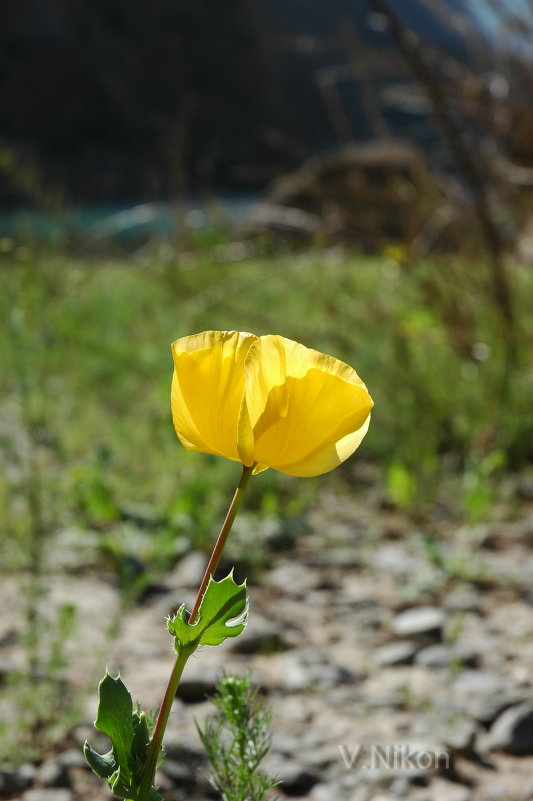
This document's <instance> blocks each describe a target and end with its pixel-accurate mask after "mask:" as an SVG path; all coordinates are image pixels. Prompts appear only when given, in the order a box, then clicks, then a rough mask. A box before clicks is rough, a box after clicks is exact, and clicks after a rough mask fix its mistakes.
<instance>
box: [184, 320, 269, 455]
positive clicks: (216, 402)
mask: <svg viewBox="0 0 533 801" xmlns="http://www.w3.org/2000/svg"><path fill="white" fill-rule="evenodd" d="M255 339H256V337H254V336H253V334H247V333H241V332H238V331H204V332H203V333H201V334H195V335H193V336H188V337H183V338H182V339H178V340H176V342H173V343H172V356H173V359H174V375H173V378H172V392H171V405H172V420H173V422H174V427H175V429H176V433H177V435H178V437H179V439H180V441H181V442H182V444H183V445H184V446H185V447H186V448H188V449H189V450H196V451H202V452H204V453H214V454H217V455H220V456H225V457H226V458H228V459H235V460H237V461H243V463H245V464H250V465H251V464H252V463H253V458H252V450H253V440H252V433H251V429H250V428H249V427H247V425H246V420H243V421H241V423H240V426H239V430H240V439H239V441H238V438H237V426H238V421H239V413H240V409H241V404H242V399H243V390H244V360H245V358H246V354H247V353H248V350H249V348H250V346H251V345H252V343H253V342H254V341H255Z"/></svg>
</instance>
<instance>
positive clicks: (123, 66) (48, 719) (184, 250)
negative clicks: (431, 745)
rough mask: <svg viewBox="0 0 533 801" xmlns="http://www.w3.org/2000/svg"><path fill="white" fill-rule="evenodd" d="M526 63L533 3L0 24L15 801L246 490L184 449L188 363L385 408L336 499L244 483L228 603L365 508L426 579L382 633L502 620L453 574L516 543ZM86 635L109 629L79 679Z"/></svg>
mask: <svg viewBox="0 0 533 801" xmlns="http://www.w3.org/2000/svg"><path fill="white" fill-rule="evenodd" d="M532 41H533V4H532V3H531V2H530V0H404V2H402V3H395V4H393V3H392V2H390V0H352V2H346V0H328V2H325V0H312V2H311V1H310V0H305V2H304V0H283V2H281V1H280V0H270V2H266V0H255V2H251V0H227V2H225V3H223V4H221V3H217V2H212V0H196V2H195V3H194V4H191V3H186V2H184V0H151V2H150V3H146V2H143V0H130V1H129V2H124V0H107V2H101V0H93V2H88V0H77V1H76V2H66V0H49V2H47V3H46V4H43V3H41V2H39V0H18V2H14V0H4V3H3V4H2V5H1V7H0V281H1V294H0V330H1V332H2V337H1V341H0V349H1V350H0V352H1V364H2V369H1V371H0V386H1V389H2V392H1V399H0V461H1V463H2V467H3V470H2V471H1V472H2V475H1V476H0V518H1V522H0V571H1V573H2V583H1V585H0V598H1V599H2V605H3V608H4V610H5V612H6V614H5V616H4V615H3V616H2V617H3V619H2V621H1V624H0V712H1V714H0V754H2V755H3V757H4V760H5V762H4V764H5V766H7V767H6V768H5V771H4V773H3V774H2V776H3V779H2V781H3V782H4V784H3V785H2V784H1V783H0V792H3V793H4V797H6V798H7V797H18V796H17V793H20V792H23V791H24V790H25V789H27V788H28V787H30V786H31V785H32V783H34V782H37V784H36V786H40V785H39V782H41V785H43V783H44V784H46V783H45V782H44V780H42V777H41V779H39V778H38V774H37V773H36V771H37V767H38V766H39V765H40V764H41V763H42V761H43V758H44V757H43V755H45V754H51V753H57V752H59V751H61V749H64V748H65V747H66V744H67V745H68V744H69V743H71V740H72V737H74V739H76V736H77V735H75V734H74V735H73V734H72V731H73V729H72V726H73V725H74V724H76V725H78V726H79V724H80V720H85V718H86V717H87V719H88V720H90V714H89V715H88V716H87V715H85V712H84V706H83V705H84V703H85V700H86V699H87V693H88V692H89V691H92V689H93V687H94V686H95V676H97V675H98V672H99V671H100V672H101V671H102V669H103V665H104V664H105V661H106V658H107V659H108V663H109V659H110V658H111V657H108V654H109V653H110V652H111V651H110V648H111V645H110V643H112V642H113V638H116V637H118V636H119V634H118V632H119V631H120V626H119V620H120V615H121V614H122V612H123V610H125V609H126V610H130V612H128V614H129V613H132V614H134V613H135V612H136V611H137V612H138V610H139V607H143V606H145V605H147V604H148V605H149V604H150V603H151V602H153V598H154V597H159V596H160V595H161V594H164V592H165V591H166V589H168V586H170V585H171V584H172V581H170V584H169V579H168V576H169V571H176V570H178V569H180V565H181V566H182V568H183V564H184V560H187V559H190V558H191V555H192V556H193V558H194V557H195V556H198V555H200V556H203V554H204V553H205V552H206V551H207V550H208V549H209V546H210V544H211V543H212V539H213V536H214V534H215V531H216V527H217V525H218V522H219V521H220V519H221V516H222V514H223V511H224V508H225V505H226V503H227V499H228V494H229V493H230V491H231V488H232V487H233V486H234V484H235V482H236V480H237V473H236V466H235V465H234V464H231V463H225V462H224V461H223V460H218V459H216V458H214V457H213V458H211V457H209V456H204V455H198V454H188V453H186V452H185V451H184V450H183V449H182V448H181V446H180V445H179V443H178V441H177V439H176V437H175V434H174V431H173V428H172V424H171V419H170V404H169V394H170V378H171V370H172V362H171V357H170V347H169V345H170V342H171V341H172V340H174V339H176V338H178V337H179V336H183V335H186V334H189V333H194V332H197V331H201V330H205V329H211V328H212V329H236V330H249V331H252V332H254V333H256V334H265V333H279V334H283V335H285V336H288V337H291V338H294V339H296V340H298V341H301V342H303V343H304V344H306V345H307V346H309V347H313V348H316V349H319V350H323V351H325V352H328V353H332V354H334V355H336V356H338V357H340V358H342V359H344V360H346V361H348V362H349V363H350V364H352V365H353V366H354V367H355V368H356V370H357V371H358V373H359V374H360V375H361V377H362V378H363V380H364V381H365V382H366V384H367V385H368V387H369V390H370V392H371V394H372V396H373V398H374V400H375V413H374V415H373V423H372V426H371V430H370V432H369V434H368V435H367V437H366V439H365V441H364V442H363V445H362V446H361V448H360V450H359V451H358V452H357V454H356V455H355V457H354V458H353V459H351V460H349V462H348V463H347V464H345V465H343V467H342V468H340V469H339V470H337V471H335V472H334V473H333V474H329V475H328V476H325V477H321V478H318V479H310V480H305V481H303V480H301V481H296V480H293V479H290V478H288V477H286V476H282V475H279V474H274V473H273V472H272V471H268V472H267V473H265V474H262V475H261V476H260V477H259V478H258V479H257V481H255V482H253V484H252V488H251V490H250V493H249V498H248V512H247V516H246V515H245V518H244V519H245V523H243V524H242V525H241V527H240V528H238V530H237V532H236V534H235V537H234V540H233V544H232V546H231V548H232V550H231V552H230V555H229V557H228V559H229V560H230V561H231V562H235V563H237V565H238V568H239V570H240V571H241V573H242V575H243V576H244V575H249V576H250V578H251V580H252V582H254V581H255V582H257V583H258V584H259V585H260V584H261V582H262V581H263V580H264V577H265V575H266V569H267V568H269V567H271V566H272V564H273V558H274V557H273V554H274V552H283V553H286V554H288V555H290V554H292V553H293V552H294V551H293V549H294V548H297V547H298V545H297V543H298V542H300V541H301V540H300V539H299V537H304V536H305V532H307V535H309V531H310V528H309V527H310V526H311V528H312V523H311V522H310V519H311V518H312V514H313V510H316V508H319V507H320V505H321V504H323V503H327V499H328V498H329V499H330V501H331V498H349V499H354V498H355V499H357V505H358V508H360V509H362V510H366V511H364V514H368V515H370V517H371V519H372V521H373V522H372V526H371V530H372V532H373V536H372V537H371V538H370V540H371V541H367V540H365V541H364V543H363V545H364V548H368V549H369V551H368V553H374V551H373V550H372V549H375V548H376V547H377V542H378V541H379V536H378V535H380V536H381V537H382V538H385V539H386V538H387V537H389V536H390V537H392V538H394V537H396V536H397V534H398V532H400V533H401V534H402V536H403V537H404V538H405V541H406V542H408V543H410V545H409V546H408V547H411V548H412V549H413V552H414V553H417V554H418V556H417V558H419V557H420V554H422V557H420V558H422V559H423V561H424V565H425V566H426V567H427V569H428V570H429V573H430V574H431V575H432V576H433V579H432V581H433V583H431V582H430V584H431V586H430V589H429V590H428V587H427V586H426V585H424V587H423V588H421V587H420V586H418V585H417V584H416V582H415V586H414V588H413V586H411V584H409V581H410V580H409V581H407V579H406V577H405V575H403V574H402V572H401V570H400V573H399V574H398V575H397V576H396V578H395V579H394V581H398V582H399V585H401V587H400V589H401V592H402V593H403V591H404V590H405V586H404V584H406V582H407V584H408V585H409V586H408V589H409V592H408V593H407V595H405V594H401V593H400V594H399V595H398V598H399V600H398V601H397V605H398V607H401V606H402V605H403V604H405V603H407V602H408V601H409V602H410V603H413V602H414V601H415V600H416V602H417V603H418V602H420V600H421V599H422V600H425V601H426V602H430V603H435V604H437V605H439V604H440V603H441V602H442V603H444V601H443V598H446V597H447V596H446V593H447V592H448V591H449V589H450V586H452V587H453V588H456V585H457V584H459V585H460V586H461V587H463V588H464V586H466V587H467V588H468V589H469V591H470V590H471V591H473V592H478V591H479V592H482V591H483V588H485V589H486V586H487V585H486V582H487V581H488V582H489V585H490V586H493V587H495V588H496V589H495V592H496V593H498V592H500V591H501V588H502V582H503V585H505V582H506V581H507V580H508V576H507V578H505V579H502V578H501V577H500V578H498V577H497V576H496V577H495V576H494V575H492V573H490V581H489V579H487V578H486V576H485V574H483V576H484V578H483V580H482V579H481V578H480V574H479V571H478V568H477V567H476V569H475V570H473V569H470V568H471V567H472V566H471V564H470V562H469V560H470V555H471V552H472V553H473V552H475V550H476V549H477V548H479V547H485V546H486V547H487V548H488V549H490V548H492V549H495V548H496V550H498V548H500V547H501V548H502V549H503V551H505V552H506V553H507V550H508V548H509V547H510V546H509V542H508V539H506V535H505V532H506V531H511V530H512V531H515V529H513V528H512V526H515V525H516V523H517V521H519V520H524V519H527V520H529V521H531V504H532V502H533V473H532V471H531V458H532V456H533V415H532V413H531V397H532V394H533V368H532V360H531V344H532V335H533V323H532V315H531V310H532V308H533V276H532V262H533V217H532V212H533V203H532V202H531V198H532V187H533V106H532V103H531V85H532V79H533V46H532ZM339 514H341V513H339ZM357 514H360V513H359V512H358V513H357ZM310 515H311V518H310V517H309V516H310ZM348 517H349V515H348ZM365 520H366V518H365ZM391 521H392V522H391ZM337 522H338V521H337ZM352 522H353V521H352ZM496 524H497V525H499V526H503V528H502V529H501V530H502V531H503V532H504V533H503V534H501V539H500V540H497V541H495V540H494V537H492V539H491V536H492V535H491V532H492V529H491V526H493V525H496ZM507 525H508V526H509V527H510V528H506V526H507ZM356 528H357V526H356ZM258 531H259V532H260V533H261V537H260V538H259V542H260V546H258V545H257V542H258V539H257V532H258ZM391 532H392V533H391ZM465 532H466V534H465ZM532 532H533V529H531V527H530V528H529V529H527V527H526V529H525V534H523V539H524V541H523V542H522V541H521V543H522V544H521V545H520V548H521V549H522V550H520V551H519V552H517V554H516V555H515V556H516V560H515V566H516V568H517V570H518V569H520V570H523V569H524V566H525V565H526V564H527V565H531V557H532V554H531V540H532V539H533V537H532V536H531V534H532ZM313 536H315V538H316V536H317V535H316V532H314V535H313ZM354 536H355V535H354ZM509 536H510V535H509ZM513 536H514V535H513ZM356 539H357V538H356ZM326 540H327V537H326V539H325V540H324V542H325V541H326ZM313 542H320V539H319V538H318V540H317V539H315V540H313ZM252 543H253V547H252ZM350 543H351V547H352V548H355V547H356V545H357V543H359V541H358V540H357V543H356V540H353V541H351V540H350ZM350 543H344V544H345V545H347V544H350ZM458 543H460V544H458ZM359 545H361V543H359ZM363 545H361V548H363ZM395 547H396V546H395ZM448 548H449V549H451V550H450V552H448V550H447V549H448ZM454 548H455V549H457V550H454ZM365 552H366V551H365ZM450 553H452V554H453V558H452V557H450ZM369 558H371V557H369ZM372 558H373V557H372ZM528 559H529V562H528V561H527V560H528ZM524 560H525V561H524ZM385 561H386V560H385ZM511 561H512V560H511ZM185 564H187V563H185ZM315 567H316V565H315ZM317 569H318V568H317ZM361 569H362V570H363V571H364V569H365V568H364V566H363V568H361ZM373 569H377V570H378V574H377V575H378V577H379V576H381V575H382V574H381V573H379V570H384V571H385V573H386V572H387V571H389V570H392V572H393V573H394V570H393V569H392V568H391V567H390V564H389V563H387V564H385V563H383V564H382V565H381V567H380V568H375V566H374V568H373ZM483 570H485V568H483ZM487 570H488V568H487ZM415 572H416V570H415ZM482 572H483V571H482ZM489 572H490V571H489ZM172 575H173V574H172ZM180 575H181V577H182V580H183V581H184V582H185V583H184V586H187V580H186V578H183V576H184V573H183V569H182V573H181V574H180ZM395 575H396V574H395ZM520 575H522V574H520ZM484 581H485V584H484ZM516 581H517V587H518V589H517V590H516V592H517V593H518V596H517V597H518V598H519V599H521V602H522V601H523V602H524V603H526V604H530V603H531V594H530V590H528V589H527V588H525V587H523V586H522V584H520V581H522V579H520V580H519V579H517V580H516ZM69 582H73V583H69ZM84 582H86V584H84ZM91 582H99V583H97V584H96V585H95V584H94V583H91ZM165 582H166V583H165ZM490 582H494V584H490ZM498 582H500V583H498ZM513 586H514V584H513ZM83 587H85V590H83ZM61 588H63V589H61ZM74 588H76V589H75V590H74ZM165 588H166V589H165ZM78 592H79V594H80V595H79V597H78V595H77V593H78ZM83 592H85V596H86V599H87V606H86V607H85V606H84V601H83V597H84V595H83ZM528 592H529V595H527V593H528ZM106 593H108V594H106ZM428 593H429V595H428ZM524 593H525V595H524ZM96 597H100V598H104V597H105V598H106V599H107V600H108V602H109V604H110V605H111V607H112V608H113V610H114V611H113V613H110V612H109V608H108V609H107V611H106V609H105V608H104V609H102V610H100V611H99V612H98V615H97V614H96V613H94V614H93V612H92V611H91V610H92V607H91V603H90V601H91V599H92V600H93V601H94V599H95V598H96ZM524 598H526V600H525V601H524ZM527 598H529V600H527ZM94 602H95V601H94ZM95 603H96V602H95ZM395 603H396V602H395ZM393 607H394V603H393ZM396 611H398V610H397V609H396ZM80 616H82V617H84V623H83V625H89V623H90V624H91V625H92V626H93V628H94V629H98V628H100V629H105V632H104V633H105V635H106V636H105V637H104V638H103V640H102V642H101V643H100V644H99V645H98V648H99V650H98V657H99V660H96V659H94V662H95V664H92V662H90V660H88V661H87V660H86V661H85V663H84V665H83V666H81V665H80V664H77V663H76V657H75V654H76V653H78V654H79V653H80V647H79V642H78V640H79V636H80V632H81V631H83V632H84V635H83V636H84V637H86V641H87V642H88V643H91V644H92V645H91V649H90V650H91V651H92V652H93V655H94V653H95V647H96V646H94V647H93V645H94V642H93V640H92V639H91V637H93V636H98V635H96V634H90V633H87V632H85V629H83V626H82V623H81V619H80ZM103 620H105V623H103V622H102V621H103ZM528 626H529V624H528ZM385 629H386V626H385V628H384V629H383V632H382V634H383V637H385V639H386V631H385ZM531 631H533V624H532V625H531V628H527V626H526V636H529V637H530V638H531ZM101 633H102V632H101ZM102 636H103V635H102ZM77 637H78V640H77V639H76V638H77ZM106 637H107V639H106ZM76 643H77V644H76ZM82 652H83V649H82ZM113 658H114V657H113ZM516 658H517V659H519V657H518V656H517V657H516ZM96 662H98V664H96ZM111 664H117V665H119V666H120V665H121V663H120V659H119V658H118V657H117V658H116V661H114V662H113V661H112V662H111ZM84 671H85V672H84ZM91 682H92V683H91ZM80 699H81V700H80ZM90 703H93V704H94V698H93V697H92V696H91V698H90ZM155 703H156V701H155V700H154V704H155ZM14 709H16V710H18V711H17V712H16V713H15V712H14V711H13V710H14ZM69 738H70V739H69ZM76 747H77V746H76ZM531 751H532V752H533V744H532V745H531ZM20 763H24V765H25V766H26V767H25V770H26V774H24V771H22V773H21V769H20ZM36 766H37V767H36ZM32 771H33V772H32ZM30 774H31V775H30ZM24 775H26V779H25V778H24ZM21 776H22V778H21ZM28 776H29V777H30V778H28ZM36 776H37V779H36V778H35V777H36ZM6 777H8V778H6ZM9 777H11V778H9ZM10 782H11V784H10ZM17 782H18V784H17ZM2 787H3V789H2ZM6 788H7V789H6ZM54 792H55V791H54ZM69 792H70V790H69ZM72 792H74V793H75V795H74V798H85V797H87V798H89V797H97V795H95V794H94V793H96V792H97V791H93V790H80V789H78V790H73V791H72ZM339 792H340V791H338V792H337V795H336V798H338V799H341V796H340V795H339V794H338V793H339ZM84 793H85V794H84ZM91 793H93V795H91ZM295 794H296V793H295ZM301 795H302V794H301ZM55 797H57V798H59V797H58V796H54V798H55ZM170 797H172V798H173V797H174V796H171V795H169V798H170ZM175 797H176V798H177V797H178V796H175ZM467 797H470V796H467ZM472 797H474V796H472ZM61 798H62V797H61ZM65 798H66V801H68V799H67V797H65Z"/></svg>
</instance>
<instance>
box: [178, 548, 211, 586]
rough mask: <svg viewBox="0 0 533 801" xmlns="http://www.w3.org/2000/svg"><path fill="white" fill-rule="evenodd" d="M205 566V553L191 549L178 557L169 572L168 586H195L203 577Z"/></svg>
mask: <svg viewBox="0 0 533 801" xmlns="http://www.w3.org/2000/svg"><path fill="white" fill-rule="evenodd" d="M206 567H207V557H206V555H205V554H204V553H202V551H191V552H190V553H188V554H186V555H185V556H184V557H183V559H180V561H179V562H178V564H177V565H176V567H175V568H174V570H173V571H172V573H171V574H170V577H169V586H171V587H175V588H177V589H180V588H181V587H194V588H197V587H198V585H199V584H200V582H201V580H202V578H203V575H204V572H205V569H206Z"/></svg>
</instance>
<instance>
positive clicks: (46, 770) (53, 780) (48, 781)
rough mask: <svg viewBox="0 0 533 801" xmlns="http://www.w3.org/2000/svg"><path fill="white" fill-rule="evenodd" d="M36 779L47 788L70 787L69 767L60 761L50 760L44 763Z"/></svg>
mask: <svg viewBox="0 0 533 801" xmlns="http://www.w3.org/2000/svg"><path fill="white" fill-rule="evenodd" d="M82 756H83V755H82ZM36 779H37V782H38V783H39V784H44V786H45V787H69V786H70V777H69V770H68V767H67V766H66V765H64V764H61V762H60V761H59V760H58V759H49V760H47V761H46V762H43V763H42V765H41V766H40V767H39V769H38V770H37V775H36Z"/></svg>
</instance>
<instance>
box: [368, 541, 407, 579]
mask: <svg viewBox="0 0 533 801" xmlns="http://www.w3.org/2000/svg"><path fill="white" fill-rule="evenodd" d="M372 564H373V566H374V567H375V568H377V569H378V570H384V571H386V572H387V573H394V574H395V575H397V576H401V575H407V574H412V573H413V572H414V571H415V570H416V568H417V560H416V559H415V558H414V557H413V556H411V555H410V554H408V553H406V551H405V550H404V549H403V548H402V547H401V546H400V545H383V546H382V547H381V548H378V549H377V551H376V552H375V553H374V558H373V560H372Z"/></svg>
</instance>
